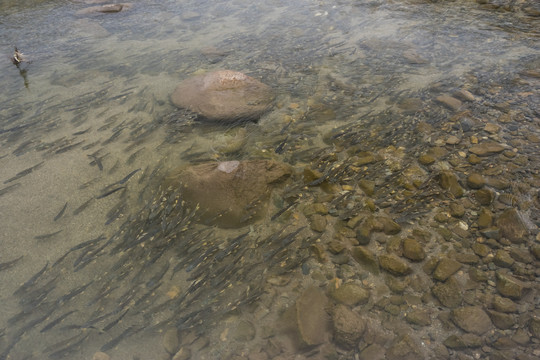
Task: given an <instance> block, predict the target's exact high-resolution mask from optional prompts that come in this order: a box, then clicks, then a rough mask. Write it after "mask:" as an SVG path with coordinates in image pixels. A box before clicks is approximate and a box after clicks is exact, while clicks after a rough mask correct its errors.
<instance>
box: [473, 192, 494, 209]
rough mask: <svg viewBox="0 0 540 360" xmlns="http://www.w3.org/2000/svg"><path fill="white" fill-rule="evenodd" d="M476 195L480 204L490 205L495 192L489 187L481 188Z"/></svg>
mask: <svg viewBox="0 0 540 360" xmlns="http://www.w3.org/2000/svg"><path fill="white" fill-rule="evenodd" d="M474 197H475V199H476V201H478V203H480V205H484V206H487V205H490V204H491V202H492V201H493V193H492V192H491V190H489V189H480V190H478V191H476V192H475V193H474Z"/></svg>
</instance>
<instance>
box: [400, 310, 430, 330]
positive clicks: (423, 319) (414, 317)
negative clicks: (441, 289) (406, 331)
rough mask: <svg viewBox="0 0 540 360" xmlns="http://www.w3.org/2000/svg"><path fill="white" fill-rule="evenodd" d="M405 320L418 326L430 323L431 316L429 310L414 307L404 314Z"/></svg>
mask: <svg viewBox="0 0 540 360" xmlns="http://www.w3.org/2000/svg"><path fill="white" fill-rule="evenodd" d="M405 320H406V321H407V322H408V323H409V324H413V325H418V326H428V325H431V317H430V315H429V311H427V310H420V309H414V310H411V311H409V312H408V313H407V314H406V315H405Z"/></svg>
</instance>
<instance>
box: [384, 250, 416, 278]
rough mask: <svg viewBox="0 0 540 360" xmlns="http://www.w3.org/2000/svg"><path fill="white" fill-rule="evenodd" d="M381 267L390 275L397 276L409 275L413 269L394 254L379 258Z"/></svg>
mask: <svg viewBox="0 0 540 360" xmlns="http://www.w3.org/2000/svg"><path fill="white" fill-rule="evenodd" d="M379 265H380V266H381V267H382V268H383V269H384V270H386V271H388V272H389V273H391V274H393V275H397V276H404V275H408V274H410V273H411V272H412V269H411V268H410V267H409V265H407V263H406V262H404V261H403V260H401V259H400V258H398V257H397V256H395V255H393V254H383V255H380V256H379Z"/></svg>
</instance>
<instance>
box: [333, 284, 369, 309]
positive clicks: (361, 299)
mask: <svg viewBox="0 0 540 360" xmlns="http://www.w3.org/2000/svg"><path fill="white" fill-rule="evenodd" d="M330 296H331V297H332V298H333V299H334V300H336V301H338V302H340V303H342V304H345V305H349V306H356V305H359V304H365V303H367V302H368V300H369V291H368V290H366V289H364V288H363V287H361V286H360V285H358V284H355V283H346V284H343V285H341V286H340V287H338V288H337V289H336V288H335V287H333V288H331V291H330Z"/></svg>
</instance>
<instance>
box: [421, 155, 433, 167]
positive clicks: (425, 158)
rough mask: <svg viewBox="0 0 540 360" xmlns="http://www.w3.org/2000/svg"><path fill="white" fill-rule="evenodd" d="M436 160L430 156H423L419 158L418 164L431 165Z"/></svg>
mask: <svg viewBox="0 0 540 360" xmlns="http://www.w3.org/2000/svg"><path fill="white" fill-rule="evenodd" d="M435 160H436V159H435V158H434V157H433V155H430V154H423V155H420V156H419V157H418V162H419V163H420V164H422V165H431V164H433V163H434V162H435Z"/></svg>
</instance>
